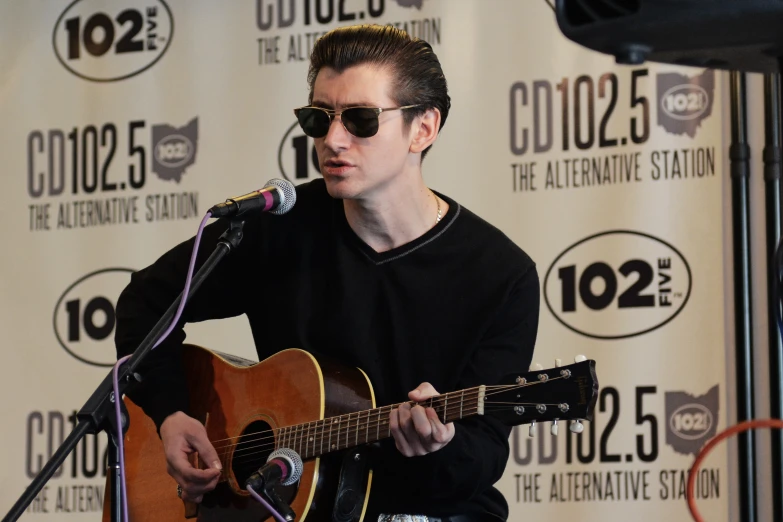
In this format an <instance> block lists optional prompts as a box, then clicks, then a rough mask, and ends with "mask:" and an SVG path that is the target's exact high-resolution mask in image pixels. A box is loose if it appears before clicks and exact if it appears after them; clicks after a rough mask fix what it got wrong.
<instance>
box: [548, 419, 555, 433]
mask: <svg viewBox="0 0 783 522" xmlns="http://www.w3.org/2000/svg"><path fill="white" fill-rule="evenodd" d="M549 431H551V432H552V435H554V436H555V437H557V419H555V420H554V421H553V422H552V427H551V428H549Z"/></svg>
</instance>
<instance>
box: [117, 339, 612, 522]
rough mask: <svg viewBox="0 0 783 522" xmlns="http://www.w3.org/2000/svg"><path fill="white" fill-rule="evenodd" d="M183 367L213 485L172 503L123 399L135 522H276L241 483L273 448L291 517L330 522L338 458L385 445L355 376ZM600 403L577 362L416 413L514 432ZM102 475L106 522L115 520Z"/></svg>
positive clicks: (309, 364)
mask: <svg viewBox="0 0 783 522" xmlns="http://www.w3.org/2000/svg"><path fill="white" fill-rule="evenodd" d="M183 360H184V366H185V372H186V375H187V381H188V390H189V393H190V403H191V411H190V414H191V415H192V416H193V417H195V418H196V419H199V420H200V421H201V422H203V423H204V425H205V428H206V431H207V435H208V437H209V439H210V441H211V442H212V444H213V445H214V447H215V449H216V450H217V452H218V454H219V455H220V459H221V462H222V465H223V470H222V471H221V476H220V481H219V483H218V485H217V487H216V489H215V490H214V491H212V492H210V493H208V494H206V495H205V496H204V499H203V501H202V503H201V504H198V505H196V504H192V503H189V502H183V501H182V500H180V499H179V498H177V493H176V490H177V485H176V483H175V481H174V479H173V478H171V477H170V476H169V475H168V473H167V472H166V458H165V456H164V453H163V445H162V443H161V441H160V438H159V437H158V434H157V431H156V429H155V425H154V423H153V422H152V420H151V419H149V418H148V417H147V416H146V415H145V414H144V413H143V412H142V410H141V409H140V408H139V407H138V406H136V405H135V404H133V402H132V401H131V400H130V399H128V398H127V397H126V398H125V404H126V406H127V408H128V413H129V416H130V426H129V429H128V431H127V432H126V434H125V438H124V443H125V460H126V483H127V490H128V504H129V506H128V508H129V515H130V518H131V520H132V521H133V522H172V521H174V522H180V521H185V520H188V519H196V520H198V521H199V522H218V521H221V522H222V521H232V522H260V521H263V520H267V519H269V520H274V519H273V518H272V517H271V515H270V513H269V512H268V511H267V510H266V509H265V508H264V506H263V505H262V504H260V503H258V502H257V501H256V500H255V499H254V498H253V497H252V496H251V495H250V493H249V492H248V491H247V490H245V489H244V487H245V486H244V484H245V481H246V480H247V479H248V478H249V477H250V475H251V474H253V473H254V472H255V471H256V470H258V468H260V467H261V466H263V465H264V464H265V463H266V460H267V457H268V456H269V454H270V453H271V452H272V451H274V450H276V449H280V448H290V449H292V450H294V451H296V452H297V453H298V454H299V455H300V456H301V457H302V459H303V461H304V469H303V473H302V477H301V479H300V480H299V482H298V483H297V484H294V485H291V486H278V487H277V488H276V491H277V493H278V494H279V496H280V497H281V498H282V499H283V501H285V502H287V503H288V504H289V505H290V506H291V508H292V509H293V511H294V512H295V513H296V520H297V521H303V520H305V519H306V520H307V521H308V522H311V521H312V522H317V521H331V520H333V518H334V516H333V515H334V513H333V510H334V508H335V498H336V494H337V490H338V482H339V478H340V469H341V467H342V464H343V462H344V457H346V452H349V451H350V452H351V453H349V454H348V457H349V459H348V460H350V461H353V460H354V459H355V460H359V459H361V458H365V455H366V452H361V451H359V449H360V448H362V447H364V446H365V445H367V444H369V443H372V442H375V441H379V440H381V439H384V438H387V437H390V436H391V430H390V427H389V413H390V412H391V410H392V409H393V408H395V407H397V406H398V405H389V406H383V407H380V408H378V407H376V404H375V398H374V396H373V389H372V385H371V383H370V380H369V379H368V377H367V375H366V374H365V373H364V372H363V371H362V370H360V369H358V368H345V367H342V366H339V365H337V364H335V363H334V362H331V361H329V360H325V359H323V358H321V357H317V356H314V355H312V354H310V353H308V352H306V351H304V350H298V349H289V350H284V351H282V352H279V353H277V354H275V355H273V356H272V357H269V358H268V359H265V360H264V361H261V362H252V361H247V360H245V359H241V358H239V357H235V356H232V355H226V354H220V353H218V352H212V351H209V350H205V349H203V348H199V347H196V346H190V345H185V347H184V355H183ZM597 393H598V380H597V377H596V374H595V361H592V360H584V361H581V362H578V363H575V364H571V365H567V366H560V367H555V368H550V369H547V370H538V371H532V372H527V373H520V374H513V375H510V376H508V377H507V378H505V379H503V380H502V381H501V382H500V383H493V384H492V385H483V386H477V387H474V388H468V389H465V390H459V391H455V392H450V393H444V394H441V395H439V396H437V397H433V398H432V399H428V400H426V401H424V402H423V403H421V404H422V405H423V406H427V407H432V408H434V409H435V410H436V412H437V413H438V416H439V418H440V419H441V420H442V421H443V422H444V423H445V422H452V421H456V420H459V419H462V418H465V417H469V416H472V415H491V416H494V417H496V418H499V419H500V420H502V421H503V422H504V423H506V424H507V425H518V424H525V423H532V422H543V421H554V420H561V421H567V420H576V419H580V420H581V419H585V420H592V418H593V409H594V407H595V401H596V397H597ZM576 426H577V427H581V425H580V424H576ZM348 460H346V462H347V461H348ZM198 464H199V465H200V464H201V463H198ZM202 467H205V466H202ZM108 475H109V477H108V478H107V485H106V490H105V491H106V492H107V501H106V502H104V512H103V521H104V522H110V521H111V512H110V502H109V501H108V497H109V492H110V491H111V489H110V487H111V485H110V482H111V474H108ZM364 477H365V479H364V481H363V485H365V487H364V488H363V489H364V490H365V494H364V497H363V498H358V499H354V501H355V502H354V506H361V507H362V512H361V517H362V518H363V517H364V514H365V513H364V509H365V508H366V506H367V499H368V497H369V492H370V489H371V487H372V471H371V470H367V471H366V472H365V475H364ZM349 511H350V507H349Z"/></svg>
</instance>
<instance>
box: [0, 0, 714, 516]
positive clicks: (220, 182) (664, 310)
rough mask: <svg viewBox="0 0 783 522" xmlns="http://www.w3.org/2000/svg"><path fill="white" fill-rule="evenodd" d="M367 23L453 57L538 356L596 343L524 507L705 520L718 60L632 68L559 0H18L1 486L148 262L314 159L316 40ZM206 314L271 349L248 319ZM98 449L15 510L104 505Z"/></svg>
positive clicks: (22, 470)
mask: <svg viewBox="0 0 783 522" xmlns="http://www.w3.org/2000/svg"><path fill="white" fill-rule="evenodd" d="M358 22H375V23H384V24H386V23H388V24H394V25H396V26H398V27H401V28H403V29H405V30H407V31H408V32H409V33H411V34H412V35H415V36H419V37H422V38H425V39H427V40H428V41H429V42H431V43H432V45H433V47H434V49H435V50H436V52H437V54H438V55H439V57H440V58H441V60H442V62H443V66H444V70H445V72H446V75H447V78H448V80H449V86H450V91H451V96H452V100H453V110H452V112H451V115H450V116H449V119H448V122H447V125H446V126H445V128H444V131H443V133H442V135H441V137H440V139H439V142H438V143H437V144H436V146H435V147H434V149H433V151H432V154H431V155H430V156H428V159H427V160H426V162H425V164H424V172H425V177H426V180H427V182H428V183H429V184H430V185H431V186H432V187H433V188H435V189H437V190H440V191H442V192H445V193H446V194H449V195H450V196H452V197H454V198H455V199H456V200H458V201H460V202H461V203H462V204H464V205H465V206H466V207H468V208H470V209H471V210H473V211H475V212H476V213H478V214H479V215H481V216H482V217H484V218H485V219H487V220H488V221H490V222H491V223H493V224H494V225H496V226H497V227H499V228H500V229H502V230H503V231H504V232H506V233H507V234H508V235H509V236H510V237H511V238H512V239H513V240H514V241H515V242H516V243H518V244H519V245H520V246H521V247H522V248H523V249H524V250H526V251H527V252H528V253H529V254H530V255H531V257H533V259H534V260H535V261H536V262H537V266H538V271H539V275H540V278H541V287H542V295H541V297H542V310H541V321H540V330H539V341H538V345H537V348H536V356H535V360H536V361H538V362H540V363H541V364H542V365H543V366H544V367H548V366H552V365H553V364H554V360H555V358H561V359H562V360H563V361H565V362H568V361H570V360H572V359H573V357H574V356H576V355H577V354H585V355H587V356H589V357H590V358H593V359H595V360H596V361H597V365H598V374H599V378H600V382H601V391H600V397H599V402H598V405H597V408H596V419H595V422H592V423H586V425H585V432H584V433H583V434H582V435H580V436H575V435H571V434H570V433H569V432H568V430H566V429H561V430H560V433H559V435H558V436H557V437H555V436H554V435H551V434H550V432H549V426H548V425H546V426H539V429H538V435H537V437H535V438H529V437H528V433H527V428H526V427H521V428H519V429H515V430H514V433H513V435H512V439H511V449H512V453H511V458H510V461H509V463H508V467H507V470H506V473H505V475H504V477H503V478H502V480H501V481H500V482H499V487H500V489H501V490H502V491H503V492H504V494H505V495H506V497H507V499H508V501H509V504H510V507H511V520H523V519H531V518H532V517H534V518H536V519H538V520H549V519H555V517H557V518H561V517H563V518H564V519H565V517H567V519H570V520H574V519H578V520H584V521H602V522H604V521H621V520H627V519H628V518H629V517H630V516H633V517H634V520H637V521H639V522H644V521H649V522H653V521H654V522H658V521H660V520H686V519H687V512H686V508H685V502H684V496H685V494H684V492H685V482H686V479H687V471H686V470H687V469H688V467H689V466H690V464H691V462H692V459H693V457H694V455H695V454H696V452H697V451H698V450H699V448H701V446H702V445H703V443H704V442H705V441H706V440H707V439H708V438H709V437H710V436H712V435H714V434H715V433H716V431H717V430H719V429H721V428H722V427H724V426H725V425H726V407H725V405H726V391H727V390H726V386H725V373H726V371H725V366H726V363H725V348H724V347H725V342H726V340H725V339H724V334H723V327H722V326H718V325H720V324H721V322H720V320H721V319H722V318H723V313H724V312H723V303H724V288H723V270H724V266H723V261H722V260H723V259H724V251H725V250H726V248H725V247H726V245H724V243H723V238H722V230H721V223H722V219H723V214H724V212H725V210H724V208H723V207H722V191H721V179H722V176H724V175H725V165H724V164H723V157H724V156H725V154H724V152H723V151H724V150H725V148H726V144H725V143H723V141H722V133H721V129H722V127H723V126H725V125H727V124H728V117H727V116H726V115H724V111H723V110H722V109H723V108H722V105H721V103H720V100H721V99H722V98H721V96H722V93H721V92H720V90H721V85H722V82H721V79H722V76H721V75H722V74H723V73H716V72H713V71H709V70H702V69H687V68H678V67H674V66H664V65H656V64H646V65H643V66H638V67H628V66H618V65H616V64H614V62H613V60H612V59H611V58H609V57H606V56H602V55H598V54H596V53H593V52H590V51H587V50H585V49H582V48H580V47H578V46H577V45H575V44H573V43H571V42H570V41H568V40H566V39H565V38H564V37H562V35H561V34H560V32H559V31H558V29H557V25H556V23H555V20H554V16H553V13H552V10H551V8H550V7H549V6H548V5H547V4H546V3H545V2H544V1H543V0H492V1H484V0H344V1H343V0H340V1H337V0H236V1H232V2H220V3H218V2H209V1H207V0H189V1H186V0H166V1H164V0H136V1H134V0H115V1H112V2H109V1H107V0H76V1H73V2H66V1H60V2H57V1H47V2H42V1H21V0H16V1H11V2H3V3H0V157H2V159H3V163H2V174H3V176H2V183H3V185H4V195H5V201H6V205H5V209H6V210H5V211H4V219H3V220H2V221H1V222H0V227H2V234H3V237H4V238H5V240H6V241H5V242H6V247H7V248H6V253H5V255H4V256H3V257H2V260H1V261H0V263H1V264H2V265H1V266H0V269H2V273H3V274H4V277H3V278H2V279H1V280H0V281H2V289H3V292H2V298H0V299H2V300H3V301H4V310H5V313H4V314H2V316H1V317H0V325H2V331H3V332H4V339H5V343H6V349H5V351H4V356H5V367H6V371H5V377H4V378H3V379H2V380H1V381H0V391H2V396H3V404H4V406H3V411H4V423H3V427H2V440H3V445H2V449H0V455H2V463H3V468H4V473H3V474H2V477H0V511H2V512H3V513H5V512H6V511H7V510H8V509H9V508H10V506H11V505H12V504H13V502H14V501H15V500H16V498H17V497H18V496H19V495H20V494H21V493H22V490H23V489H24V487H25V486H26V485H27V484H28V483H29V481H30V480H31V479H32V478H33V477H34V476H35V474H36V473H37V471H38V470H40V468H41V466H42V464H43V462H45V460H46V459H47V458H48V456H49V455H50V454H51V452H52V451H53V450H54V449H55V448H56V447H57V446H58V445H59V443H60V442H61V441H62V440H63V438H64V436H65V435H66V434H67V433H68V432H69V431H70V430H71V429H72V427H73V425H74V417H73V413H74V410H76V409H78V408H79V407H81V405H82V404H83V403H84V401H85V400H86V398H87V396H88V395H89V393H90V392H91V391H92V390H93V389H94V387H95V386H96V385H97V384H98V382H99V381H100V380H101V379H102V377H103V376H104V375H105V374H106V373H107V371H108V365H109V364H110V363H111V362H112V361H113V353H114V351H113V345H112V338H113V335H112V333H113V327H114V320H115V317H114V304H115V302H116V298H117V295H118V293H119V291H120V290H121V288H122V287H123V286H124V285H125V284H126V283H127V281H128V277H129V273H130V272H131V271H133V270H137V269H139V268H141V267H144V266H146V265H148V264H149V263H151V262H152V261H154V260H155V259H156V257H157V256H158V255H160V254H161V253H162V252H163V251H165V250H166V249H168V248H169V247H171V246H173V245H174V244H176V243H178V242H180V241H182V240H184V239H186V238H187V237H189V236H191V235H192V234H193V233H194V232H195V230H196V227H197V224H198V221H199V219H200V217H201V216H202V215H203V213H204V212H205V211H206V210H207V209H208V208H209V206H211V205H212V204H214V203H217V202H219V201H222V200H224V199H225V198H226V197H228V196H231V195H236V194H242V193H245V192H248V191H250V190H252V189H255V188H258V187H260V186H261V185H263V184H264V183H265V182H266V180H268V179H270V178H274V177H284V178H287V179H289V180H291V181H293V182H295V183H301V182H304V181H307V180H310V179H313V178H315V177H317V176H318V175H319V174H318V171H317V166H316V164H315V162H314V161H313V143H312V140H311V139H309V138H307V137H305V136H304V135H302V133H301V131H300V130H299V128H298V127H297V126H296V125H295V120H294V117H293V113H292V110H291V109H292V108H293V107H296V106H300V105H303V104H305V102H306V100H307V84H306V71H307V59H308V52H309V49H310V48H311V47H312V45H313V42H314V41H315V40H316V39H317V38H318V37H319V36H320V35H321V34H322V33H323V32H325V31H327V30H329V29H332V28H334V27H337V26H339V25H346V24H351V23H358ZM188 334H189V340H191V341H195V342H198V344H201V345H204V346H210V347H213V348H216V349H220V350H223V351H227V352H231V353H235V354H238V355H242V356H245V357H254V348H253V345H252V341H251V336H250V332H249V329H248V328H247V326H246V323H245V322H244V320H243V319H241V318H240V319H233V320H228V321H222V322H212V323H205V324H199V325H193V326H189V327H188ZM695 369H698V371H696V370H695ZM520 370H525V369H520ZM105 448H106V442H105V440H104V438H103V437H100V438H96V437H93V436H90V437H88V438H87V439H86V440H85V441H84V443H83V444H81V445H80V446H79V449H78V452H76V453H74V454H73V456H72V457H70V458H69V459H68V460H67V462H66V464H65V465H64V466H63V467H62V469H61V470H60V471H59V473H58V474H57V476H56V477H55V478H54V479H53V480H52V481H51V482H50V483H49V484H48V486H47V487H46V488H45V489H44V491H43V492H42V493H41V495H39V497H38V498H37V499H36V500H35V502H34V503H33V504H32V506H31V507H30V509H29V510H28V513H27V514H26V515H25V516H24V517H23V519H24V520H29V521H53V520H57V521H60V520H71V521H74V522H76V521H91V520H98V519H99V517H100V514H99V513H100V511H101V508H102V504H103V502H104V501H105V500H106V498H105V492H104V486H103V484H104V478H103V477H104V475H105V471H104V467H103V459H104V457H105ZM728 482H729V477H728V473H727V459H726V453H725V451H723V450H721V449H719V450H718V451H717V452H716V453H715V455H714V456H713V457H711V458H710V460H708V461H707V463H706V465H705V468H704V471H703V472H702V473H700V474H699V476H698V481H697V493H698V496H699V499H700V506H701V509H702V511H703V513H704V515H705V516H706V517H707V518H708V519H709V520H711V521H725V520H728V506H729V486H728ZM172 494H173V492H172Z"/></svg>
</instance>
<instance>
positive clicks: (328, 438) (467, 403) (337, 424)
mask: <svg viewBox="0 0 783 522" xmlns="http://www.w3.org/2000/svg"><path fill="white" fill-rule="evenodd" d="M484 396H485V387H484V386H478V387H475V388H468V389H465V390H460V391H456V392H451V393H445V394H443V395H438V396H436V397H432V398H431V399H427V400H426V401H423V402H420V403H419V405H420V406H424V407H431V408H434V409H435V412H436V413H437V414H438V418H439V419H440V420H441V421H442V422H444V423H449V422H453V421H455V420H459V419H462V418H464V417H469V416H472V415H482V414H483V413H484V411H483V402H484ZM409 404H413V403H412V402H411V403H409ZM399 406H400V405H399V404H393V405H391V406H383V407H381V408H375V409H372V410H365V411H358V412H354V413H346V414H344V415H339V416H336V417H329V418H326V419H323V420H318V421H314V422H307V423H304V424H297V425H295V426H287V427H284V428H278V429H277V430H275V448H276V449H277V448H291V449H292V450H294V451H296V452H297V453H298V454H299V455H300V456H301V457H302V458H303V459H308V458H312V457H318V456H320V455H323V454H326V453H329V452H331V451H338V450H341V449H347V448H352V447H355V446H359V445H361V444H369V443H371V442H375V441H378V440H382V439H385V438H388V437H391V426H390V425H389V414H390V413H391V411H392V410H393V409H394V408H397V407H399Z"/></svg>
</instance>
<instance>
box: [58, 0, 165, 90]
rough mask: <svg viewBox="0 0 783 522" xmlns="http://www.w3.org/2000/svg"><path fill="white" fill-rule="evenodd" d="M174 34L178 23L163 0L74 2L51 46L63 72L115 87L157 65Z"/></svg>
mask: <svg viewBox="0 0 783 522" xmlns="http://www.w3.org/2000/svg"><path fill="white" fill-rule="evenodd" d="M133 4H137V5H133ZM173 34H174V18H173V16H172V14H171V9H169V6H168V5H167V4H166V2H165V1H164V0H146V1H145V2H139V3H136V2H113V3H111V4H107V3H106V2H100V1H97V0H74V1H73V2H71V4H70V5H68V7H67V8H66V9H65V11H63V13H62V14H61V15H60V17H59V18H58V19H57V23H55V26H54V32H53V35H52V45H53V47H54V53H55V55H56V56H57V59H58V60H59V61H60V63H61V64H63V67H65V68H66V69H68V70H69V71H70V72H72V73H73V74H75V75H76V76H78V77H80V78H83V79H85V80H90V81H94V82H113V81H118V80H124V79H126V78H130V77H132V76H135V75H137V74H139V73H141V72H143V71H146V70H147V69H149V68H150V67H152V66H153V65H155V63H157V62H158V60H160V59H161V57H162V56H163V54H164V53H165V52H166V50H168V48H169V45H170V44H171V38H172V36H173Z"/></svg>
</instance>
